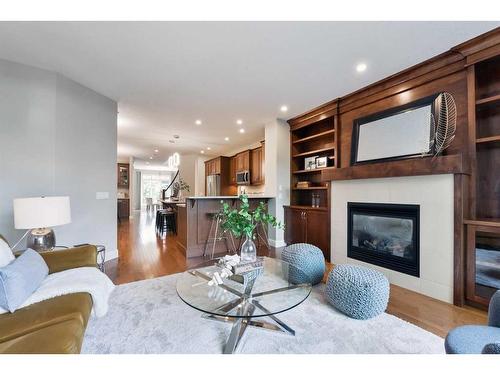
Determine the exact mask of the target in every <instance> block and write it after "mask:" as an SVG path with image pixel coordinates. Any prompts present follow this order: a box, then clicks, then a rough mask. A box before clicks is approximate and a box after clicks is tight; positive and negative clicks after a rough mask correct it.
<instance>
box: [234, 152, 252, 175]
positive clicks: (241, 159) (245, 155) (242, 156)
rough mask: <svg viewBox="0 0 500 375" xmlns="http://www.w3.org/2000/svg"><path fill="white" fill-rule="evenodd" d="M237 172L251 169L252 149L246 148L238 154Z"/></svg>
mask: <svg viewBox="0 0 500 375" xmlns="http://www.w3.org/2000/svg"><path fill="white" fill-rule="evenodd" d="M235 158H236V172H243V171H249V170H250V150H246V151H243V152H240V153H238V154H236V156H235Z"/></svg>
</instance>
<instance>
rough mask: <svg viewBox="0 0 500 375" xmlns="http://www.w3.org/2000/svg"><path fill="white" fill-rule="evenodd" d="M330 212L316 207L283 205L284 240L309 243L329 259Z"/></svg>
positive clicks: (291, 242)
mask: <svg viewBox="0 0 500 375" xmlns="http://www.w3.org/2000/svg"><path fill="white" fill-rule="evenodd" d="M329 223H330V212H329V211H327V210H326V209H321V208H320V209H317V208H294V207H293V206H285V225H286V230H285V242H286V243H287V244H293V243H310V244H312V245H315V246H317V247H319V248H320V249H321V251H323V254H324V256H325V259H326V260H328V261H330V235H329V233H330V228H329Z"/></svg>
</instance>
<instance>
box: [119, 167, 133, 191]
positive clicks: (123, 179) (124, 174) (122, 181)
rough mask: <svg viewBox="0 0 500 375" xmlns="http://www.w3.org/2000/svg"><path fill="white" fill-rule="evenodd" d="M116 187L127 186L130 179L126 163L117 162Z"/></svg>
mask: <svg viewBox="0 0 500 375" xmlns="http://www.w3.org/2000/svg"><path fill="white" fill-rule="evenodd" d="M117 168H118V169H117V177H118V187H121V188H128V185H129V181H130V166H129V164H126V163H118V167H117Z"/></svg>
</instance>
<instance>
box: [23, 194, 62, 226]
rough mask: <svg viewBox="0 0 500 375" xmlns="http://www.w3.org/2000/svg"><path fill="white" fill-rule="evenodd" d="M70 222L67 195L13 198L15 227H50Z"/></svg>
mask: <svg viewBox="0 0 500 375" xmlns="http://www.w3.org/2000/svg"><path fill="white" fill-rule="evenodd" d="M68 223H71V210H70V205H69V197H36V198H18V199H14V226H15V228H16V229H33V228H50V227H55V226H57V225H63V224H68Z"/></svg>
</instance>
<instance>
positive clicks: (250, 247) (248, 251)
mask: <svg viewBox="0 0 500 375" xmlns="http://www.w3.org/2000/svg"><path fill="white" fill-rule="evenodd" d="M256 260H257V247H256V246H255V243H254V242H253V240H252V237H251V236H249V235H248V234H247V235H246V236H245V242H243V245H241V263H249V262H255V261H256Z"/></svg>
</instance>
